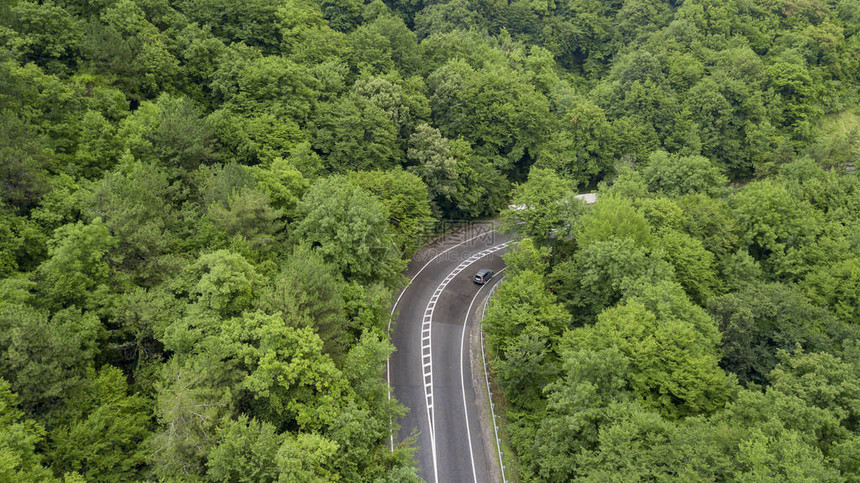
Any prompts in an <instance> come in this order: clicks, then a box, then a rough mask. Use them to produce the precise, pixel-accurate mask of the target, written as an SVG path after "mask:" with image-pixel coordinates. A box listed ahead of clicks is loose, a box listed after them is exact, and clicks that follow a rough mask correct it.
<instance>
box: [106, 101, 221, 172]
mask: <svg viewBox="0 0 860 483" xmlns="http://www.w3.org/2000/svg"><path fill="white" fill-rule="evenodd" d="M118 136H119V138H120V139H122V140H124V141H125V142H124V145H125V148H126V149H128V150H130V152H131V153H132V154H133V155H134V156H135V158H137V159H140V160H143V161H147V162H150V163H154V164H160V165H163V166H165V167H167V168H169V169H171V170H174V169H176V168H183V169H184V170H193V169H195V168H196V167H197V166H199V165H200V164H202V163H207V162H212V161H214V160H216V159H217V154H216V152H215V150H214V142H215V136H214V133H213V130H212V128H211V127H210V125H209V123H207V122H206V121H205V120H204V119H203V113H202V111H201V109H200V108H199V107H198V106H197V105H196V104H195V103H194V101H192V100H191V99H188V98H187V97H173V96H170V95H168V94H162V95H160V96H158V99H156V100H155V101H154V102H153V101H146V102H143V103H142V104H141V105H140V107H139V108H138V109H137V110H136V111H135V112H134V114H132V115H131V116H129V117H128V118H126V119H125V120H124V121H123V123H122V125H121V127H120V130H119V133H118Z"/></svg>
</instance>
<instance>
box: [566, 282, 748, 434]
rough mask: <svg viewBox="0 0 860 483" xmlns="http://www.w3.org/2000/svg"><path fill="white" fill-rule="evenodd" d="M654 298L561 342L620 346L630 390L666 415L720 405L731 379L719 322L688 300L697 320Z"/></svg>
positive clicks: (610, 313) (605, 315)
mask: <svg viewBox="0 0 860 483" xmlns="http://www.w3.org/2000/svg"><path fill="white" fill-rule="evenodd" d="M655 295H656V294H655ZM661 296H663V297H665V295H662V294H661ZM675 297H677V295H676V296H675ZM650 298H651V297H650V294H648V295H646V296H645V297H644V298H642V299H640V298H639V297H634V298H633V299H631V300H629V301H627V302H626V303H624V304H623V305H619V306H617V307H613V308H610V309H607V310H605V311H604V312H602V313H601V314H600V315H599V316H598V318H597V323H596V324H595V325H594V326H593V327H583V328H579V329H576V330H574V331H572V332H570V333H569V334H568V335H566V336H565V341H564V342H563V344H564V345H565V347H568V348H569V350H572V351H576V350H582V349H585V348H588V350H601V349H610V348H614V349H617V350H618V351H619V352H620V353H621V354H622V356H623V357H625V358H627V359H628V361H629V362H628V364H629V367H630V374H629V380H628V383H629V385H630V387H631V389H632V390H633V391H634V392H635V393H636V394H638V395H639V396H640V397H642V398H643V399H644V400H645V401H646V402H647V404H648V405H649V406H652V407H654V408H655V409H658V410H660V411H661V412H662V413H663V414H666V415H669V416H672V417H682V416H689V415H696V414H702V413H705V414H706V413H709V412H712V411H714V410H715V409H717V408H719V407H721V406H722V405H723V404H724V403H725V402H726V401H727V400H728V398H729V396H730V395H731V391H732V384H733V380H732V378H731V377H730V376H728V375H726V374H725V373H724V372H723V370H722V369H721V368H720V367H719V365H718V362H719V356H718V350H717V330H716V326H715V325H714V324H713V322H712V321H710V319H709V317H708V316H707V314H705V312H704V311H703V310H702V309H699V308H697V307H696V306H695V305H693V304H691V303H690V302H689V301H687V302H686V304H687V306H688V307H689V309H688V310H687V312H688V313H693V314H696V315H695V317H697V318H698V319H699V320H698V321H696V319H693V321H691V320H689V319H687V318H686V317H678V316H677V315H676V312H675V311H676V310H677V307H673V303H672V302H668V301H662V300H659V299H657V300H649V299H650ZM675 300H676V301H677V300H680V301H683V300H684V299H683V296H681V298H680V299H678V298H676V299H675ZM643 301H644V303H643ZM654 302H656V303H654ZM667 302H668V303H667ZM649 305H650V307H649ZM704 330H707V332H706V331H704Z"/></svg>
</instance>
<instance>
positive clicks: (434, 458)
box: [388, 224, 510, 483]
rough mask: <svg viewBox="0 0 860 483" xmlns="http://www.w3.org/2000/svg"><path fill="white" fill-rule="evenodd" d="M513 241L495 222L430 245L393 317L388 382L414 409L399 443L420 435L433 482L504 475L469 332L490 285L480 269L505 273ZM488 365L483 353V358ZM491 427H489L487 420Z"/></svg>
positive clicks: (424, 468)
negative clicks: (482, 410) (480, 279)
mask: <svg viewBox="0 0 860 483" xmlns="http://www.w3.org/2000/svg"><path fill="white" fill-rule="evenodd" d="M509 244H510V236H508V235H503V234H500V233H498V232H497V231H495V230H493V226H491V225H490V224H481V225H472V226H470V227H467V228H465V229H463V230H460V231H458V232H456V233H454V234H452V235H449V236H447V237H445V238H444V239H442V240H440V241H438V242H437V243H434V244H432V245H430V246H428V247H425V248H424V249H423V250H422V251H421V252H419V253H418V254H417V255H416V256H415V257H414V258H413V259H412V261H411V262H410V264H409V267H408V269H407V273H406V274H407V276H409V277H411V282H410V284H409V285H408V286H407V287H406V289H405V290H404V291H403V292H402V293H401V294H400V297H399V298H398V299H397V302H396V303H395V306H394V308H393V309H392V311H393V312H394V313H395V315H396V317H395V318H394V319H393V326H392V341H393V342H394V345H395V347H396V348H397V351H396V352H395V353H394V354H393V355H392V356H391V359H390V360H389V368H388V378H389V383H390V384H391V386H392V388H393V392H394V397H396V398H397V400H398V401H400V402H401V403H402V404H404V405H405V406H407V407H408V408H409V412H408V414H407V415H406V416H405V417H404V418H403V419H401V420H400V421H399V423H400V425H401V428H400V431H399V433H398V434H397V435H396V437H395V439H396V440H397V441H398V442H399V441H403V440H405V439H407V438H408V437H409V436H410V435H413V434H416V433H417V447H418V452H417V459H418V466H419V469H420V475H421V477H422V478H423V479H424V480H426V481H429V482H434V483H438V482H446V483H447V482H470V481H471V482H485V481H487V482H488V481H493V477H492V476H491V475H496V474H498V470H497V469H496V468H497V467H498V454H497V452H496V448H495V444H494V443H493V442H492V440H490V439H488V438H485V437H484V435H485V434H489V433H492V429H491V428H489V433H487V431H488V428H486V424H488V423H489V420H488V419H487V418H486V416H485V417H483V418H482V417H481V415H480V414H479V407H478V406H479V404H478V402H479V399H480V398H482V397H484V396H483V394H484V393H483V392H476V386H477V385H476V384H473V377H472V371H471V367H472V362H473V361H472V360H471V357H472V355H471V354H470V350H469V334H468V332H469V329H470V328H472V327H473V326H472V324H475V323H477V317H476V313H477V312H478V310H477V309H478V308H479V307H480V305H481V301H482V300H483V298H482V297H486V295H487V294H488V293H489V287H490V286H491V285H492V284H494V283H496V282H497V281H498V279H499V277H494V278H493V279H492V280H491V281H490V283H488V284H487V285H485V286H483V287H482V286H479V285H476V284H474V283H473V282H472V278H473V277H474V274H475V271H477V270H478V269H479V268H490V269H492V270H494V271H495V272H497V273H498V272H499V271H500V270H501V269H503V268H504V266H505V265H504V262H503V261H502V259H501V255H502V253H504V251H505V248H506V247H507V246H509ZM477 357H478V359H479V360H480V353H478V356H477ZM482 420H483V421H484V426H482V424H481V421H482Z"/></svg>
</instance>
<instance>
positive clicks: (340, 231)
mask: <svg viewBox="0 0 860 483" xmlns="http://www.w3.org/2000/svg"><path fill="white" fill-rule="evenodd" d="M298 212H299V216H300V217H301V221H300V222H298V223H297V224H296V226H295V231H294V234H295V236H296V237H297V239H298V240H302V241H303V242H305V243H308V244H310V245H311V246H312V247H314V249H315V250H316V251H318V252H319V253H320V254H321V255H322V257H323V259H324V260H326V262H328V263H332V264H334V265H335V266H337V267H338V269H340V271H341V273H342V274H343V276H344V277H345V278H346V279H347V280H352V279H355V280H358V281H361V282H372V281H384V282H387V283H390V282H393V281H394V280H395V278H396V277H397V275H398V274H399V272H400V270H401V268H402V265H403V262H402V261H401V260H400V254H399V251H398V250H397V247H396V244H395V241H394V237H393V234H392V233H391V229H390V228H389V226H388V223H387V221H388V218H389V214H388V212H387V210H386V209H385V206H384V205H383V204H382V202H381V201H379V200H377V199H376V198H374V197H373V196H372V195H371V194H369V193H367V192H366V191H364V190H362V189H361V188H359V187H357V186H355V185H354V184H352V183H351V182H350V181H349V180H348V179H346V178H344V177H330V178H325V179H321V180H319V181H317V182H316V183H314V184H313V185H312V186H311V188H310V189H309V190H308V192H307V193H306V194H305V196H304V197H303V198H302V202H301V203H300V204H299V208H298Z"/></svg>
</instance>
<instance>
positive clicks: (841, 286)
mask: <svg viewBox="0 0 860 483" xmlns="http://www.w3.org/2000/svg"><path fill="white" fill-rule="evenodd" d="M802 287H803V289H804V292H805V293H806V295H807V296H808V297H809V298H810V299H811V300H812V301H813V302H815V303H816V304H818V305H820V306H822V307H825V308H828V309H830V310H831V311H832V312H833V314H834V315H836V316H837V317H839V318H840V319H842V320H843V321H845V322H847V323H851V324H858V323H860V259H858V258H852V259H849V260H845V261H843V262H841V263H836V264H833V265H828V266H825V267H820V268H818V269H816V270H814V271H813V272H812V273H810V274H809V275H808V276H807V277H806V279H805V280H804V281H803V283H802Z"/></svg>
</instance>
